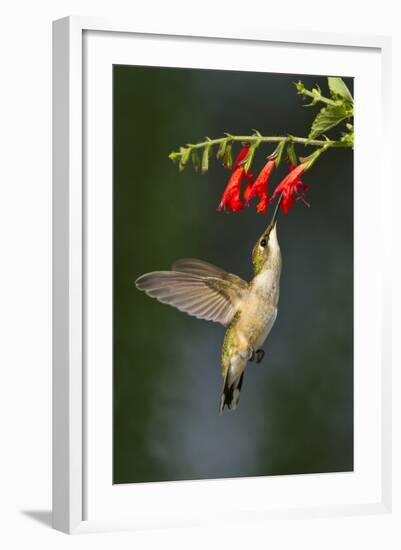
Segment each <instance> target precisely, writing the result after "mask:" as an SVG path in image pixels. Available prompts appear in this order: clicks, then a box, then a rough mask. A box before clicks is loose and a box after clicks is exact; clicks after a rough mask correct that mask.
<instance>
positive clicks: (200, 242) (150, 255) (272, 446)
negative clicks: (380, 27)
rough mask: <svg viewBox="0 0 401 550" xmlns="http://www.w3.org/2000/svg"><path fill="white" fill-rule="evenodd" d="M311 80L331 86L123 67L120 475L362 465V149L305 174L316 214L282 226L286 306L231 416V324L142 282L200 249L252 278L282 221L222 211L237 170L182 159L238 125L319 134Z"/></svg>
mask: <svg viewBox="0 0 401 550" xmlns="http://www.w3.org/2000/svg"><path fill="white" fill-rule="evenodd" d="M299 78H301V79H302V81H303V82H304V83H305V85H306V86H307V87H312V86H313V85H314V84H315V83H318V84H319V85H320V87H321V88H322V90H323V91H324V92H327V84H326V78H323V77H315V76H313V77H311V76H303V75H287V74H268V73H247V72H231V71H209V70H196V69H195V70H192V69H170V68H168V69H167V68H150V67H133V66H114V78H113V83H114V84H113V86H114V100H113V111H114V205H113V211H114V321H113V323H114V386H113V393H114V400H113V403H114V434H113V440H114V444H113V452H114V466H113V470H114V471H113V480H114V483H132V482H145V481H162V480H181V479H186V480H188V479H202V478H218V477H236V476H241V477H242V476H260V475H283V474H301V473H315V472H339V471H350V470H352V469H353V158H352V152H351V151H350V150H340V149H337V150H336V149H334V150H331V151H329V152H328V153H326V154H325V155H324V156H323V157H321V159H320V160H319V161H318V162H317V163H316V164H315V165H314V167H313V169H312V170H311V171H310V172H308V173H307V174H306V175H305V177H304V178H303V180H304V181H305V182H306V183H308V184H309V185H310V189H309V191H308V194H307V199H308V201H309V202H310V203H311V208H309V209H308V208H306V207H305V206H304V205H303V204H302V203H301V202H298V203H296V204H295V206H294V208H293V210H292V211H291V212H290V214H289V215H288V216H281V218H280V220H279V223H278V234H279V240H280V244H281V249H282V254H283V272H282V277H281V295H280V303H279V313H278V317H277V321H276V324H275V326H274V328H273V330H272V332H271V334H270V336H269V338H268V340H267V342H266V344H265V346H264V349H265V351H266V355H265V358H264V360H263V362H262V363H261V364H260V365H255V364H251V365H250V367H249V368H248V369H247V373H246V376H245V380H244V386H243V391H242V394H241V401H240V404H239V408H238V409H237V410H236V411H234V412H226V413H225V414H224V415H223V416H219V414H218V405H219V400H220V391H221V386H222V378H221V374H220V350H221V344H222V340H223V336H224V327H222V326H220V325H217V324H215V323H210V322H206V321H201V320H198V319H195V318H192V317H189V316H187V315H185V314H184V313H181V312H179V311H177V310H175V309H173V308H171V307H169V306H166V305H163V304H160V303H158V302H157V301H155V300H153V299H151V298H149V297H147V296H146V295H145V294H144V293H142V292H139V291H138V290H136V289H135V286H134V281H135V279H136V278H137V277H138V276H139V275H141V274H142V273H145V272H147V271H153V270H157V269H169V268H170V266H171V264H172V262H173V261H174V260H176V259H178V258H185V257H198V258H201V259H204V260H207V261H210V262H212V263H215V264H217V265H219V266H221V267H223V268H225V269H227V270H228V271H231V272H234V273H236V274H238V275H240V276H242V277H243V278H245V279H247V280H249V279H250V278H251V276H252V270H251V262H250V255H251V250H252V246H253V244H254V242H255V240H256V239H257V238H258V236H259V235H260V234H261V232H262V231H263V229H264V228H265V226H266V225H267V221H268V218H266V217H263V216H261V215H258V214H257V213H256V210H255V207H254V206H252V207H251V208H248V209H244V210H243V211H241V212H240V213H239V214H225V213H221V212H217V210H216V208H217V205H218V203H219V201H220V197H221V194H222V192H223V190H224V188H225V185H226V182H227V180H228V177H229V173H228V171H227V170H225V169H224V168H223V167H222V166H221V165H219V164H218V162H217V161H216V160H213V161H211V167H210V170H209V172H208V173H207V174H206V175H205V176H201V175H199V174H196V173H195V172H194V170H193V169H192V168H187V169H186V170H185V171H184V173H182V174H179V173H178V170H177V167H176V166H175V165H173V163H172V162H171V161H170V160H169V159H168V154H169V153H170V152H171V151H172V150H177V149H178V148H179V146H180V145H183V144H185V143H188V142H196V141H200V140H201V139H202V138H203V137H204V136H205V135H208V136H211V137H218V136H221V135H222V134H223V132H225V131H227V132H231V133H234V134H245V135H246V134H250V133H251V129H252V128H257V129H258V130H259V131H260V132H261V133H262V134H266V135H279V134H285V133H291V134H294V135H300V136H305V135H307V133H308V130H309V128H310V125H311V122H312V120H313V118H314V115H315V113H316V109H314V108H310V109H306V108H303V107H302V103H303V102H302V99H301V97H300V96H298V95H297V93H296V90H295V87H294V85H293V82H295V81H297V80H298V79H299ZM344 80H345V81H346V83H347V85H348V87H349V88H350V89H351V90H352V79H344ZM332 135H336V132H332ZM271 151H272V148H271V147H270V148H268V147H264V148H263V150H262V148H260V149H259V150H258V152H257V155H256V161H255V163H254V168H253V170H252V171H253V172H257V168H259V167H261V166H262V164H263V159H264V157H265V154H268V153H270V152H271ZM297 152H299V153H300V154H303V153H304V152H305V149H304V148H299V147H298V148H297ZM284 169H285V167H283V168H282V170H284ZM282 173H284V172H282ZM280 175H281V174H275V176H274V179H273V181H272V184H271V185H272V186H273V185H275V184H276V183H278V181H279V179H280ZM269 215H271V211H268V217H269Z"/></svg>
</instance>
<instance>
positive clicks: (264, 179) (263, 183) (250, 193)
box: [244, 160, 276, 214]
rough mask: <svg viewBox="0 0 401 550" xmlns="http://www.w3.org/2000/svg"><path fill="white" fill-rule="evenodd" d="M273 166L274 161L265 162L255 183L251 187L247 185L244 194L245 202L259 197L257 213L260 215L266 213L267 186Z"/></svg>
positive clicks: (267, 200) (267, 202) (267, 201)
mask: <svg viewBox="0 0 401 550" xmlns="http://www.w3.org/2000/svg"><path fill="white" fill-rule="evenodd" d="M275 164H276V162H275V161H274V160H269V162H267V163H266V164H265V166H264V167H263V168H262V170H261V171H260V173H259V175H258V177H257V178H256V180H255V183H254V184H253V185H252V186H250V185H248V186H247V187H246V189H245V192H244V197H245V200H246V201H247V202H248V201H250V200H251V199H252V198H253V197H259V204H258V206H257V211H258V212H259V213H260V214H264V213H265V212H266V207H267V205H268V204H269V199H268V196H267V186H268V183H269V178H270V175H271V173H272V171H273V168H274V167H275Z"/></svg>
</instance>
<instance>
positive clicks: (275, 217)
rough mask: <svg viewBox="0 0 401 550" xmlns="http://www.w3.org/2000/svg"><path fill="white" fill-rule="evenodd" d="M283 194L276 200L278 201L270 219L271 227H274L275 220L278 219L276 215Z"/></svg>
mask: <svg viewBox="0 0 401 550" xmlns="http://www.w3.org/2000/svg"><path fill="white" fill-rule="evenodd" d="M282 196H283V194H281V195H280V196H279V198H278V201H277V204H276V208H275V209H274V212H273V217H272V221H271V222H270V225H271V226H272V227H274V226H275V225H276V223H277V218H278V213H279V212H280V203H281V198H282Z"/></svg>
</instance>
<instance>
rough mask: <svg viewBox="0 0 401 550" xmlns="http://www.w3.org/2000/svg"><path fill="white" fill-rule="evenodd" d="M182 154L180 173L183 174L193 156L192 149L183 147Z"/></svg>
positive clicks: (179, 166)
mask: <svg viewBox="0 0 401 550" xmlns="http://www.w3.org/2000/svg"><path fill="white" fill-rule="evenodd" d="M180 153H181V158H180V164H179V165H178V169H179V171H180V172H182V171H183V170H184V168H185V165H186V164H187V162H188V160H189V157H190V156H191V148H190V147H187V148H185V147H181V149H180Z"/></svg>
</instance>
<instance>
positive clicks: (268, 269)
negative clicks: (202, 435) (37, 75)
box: [135, 197, 282, 414]
mask: <svg viewBox="0 0 401 550" xmlns="http://www.w3.org/2000/svg"><path fill="white" fill-rule="evenodd" d="M280 202H281V197H280V199H279V200H278V203H277V205H276V208H275V211H274V214H273V216H272V219H271V221H270V223H269V225H268V226H267V228H266V229H265V231H264V232H263V233H262V235H261V236H260V238H259V239H258V240H257V241H256V243H255V245H254V247H253V250H252V265H253V271H254V277H253V279H252V280H251V281H250V282H249V283H247V282H246V281H244V280H243V279H242V278H241V277H238V276H237V275H234V274H232V273H228V272H226V271H225V270H223V269H221V268H219V267H216V266H214V265H212V264H210V263H208V262H204V261H202V260H196V259H192V258H187V259H181V260H178V261H176V262H175V263H174V264H173V265H172V268H171V271H153V272H151V273H146V274H144V275H141V276H140V277H138V279H137V280H136V281H135V285H136V287H137V288H138V289H139V290H143V291H145V292H146V294H147V295H148V296H151V297H152V298H156V299H157V300H159V302H162V303H164V304H169V305H171V306H174V307H176V308H177V309H179V310H180V311H183V312H185V313H188V314H189V315H192V316H194V317H197V318H199V319H205V320H208V321H214V322H217V323H220V324H222V325H223V326H225V327H227V330H226V333H225V336H224V341H223V346H222V353H221V368H222V376H223V390H222V393H221V398H220V407H219V410H220V414H222V413H223V410H224V407H225V406H227V407H228V409H230V410H234V409H235V408H236V407H237V405H238V401H239V398H240V392H241V388H242V383H243V379H244V373H245V369H246V368H247V366H248V362H252V361H256V363H260V362H261V361H262V359H263V357H264V350H263V349H262V346H263V344H264V342H265V340H266V338H267V336H268V335H269V333H270V331H271V329H272V327H273V325H274V322H275V320H276V317H277V308H278V300H279V292H280V275H281V264H282V261H281V251H280V245H279V242H278V238H277V217H278V212H279V206H280Z"/></svg>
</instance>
